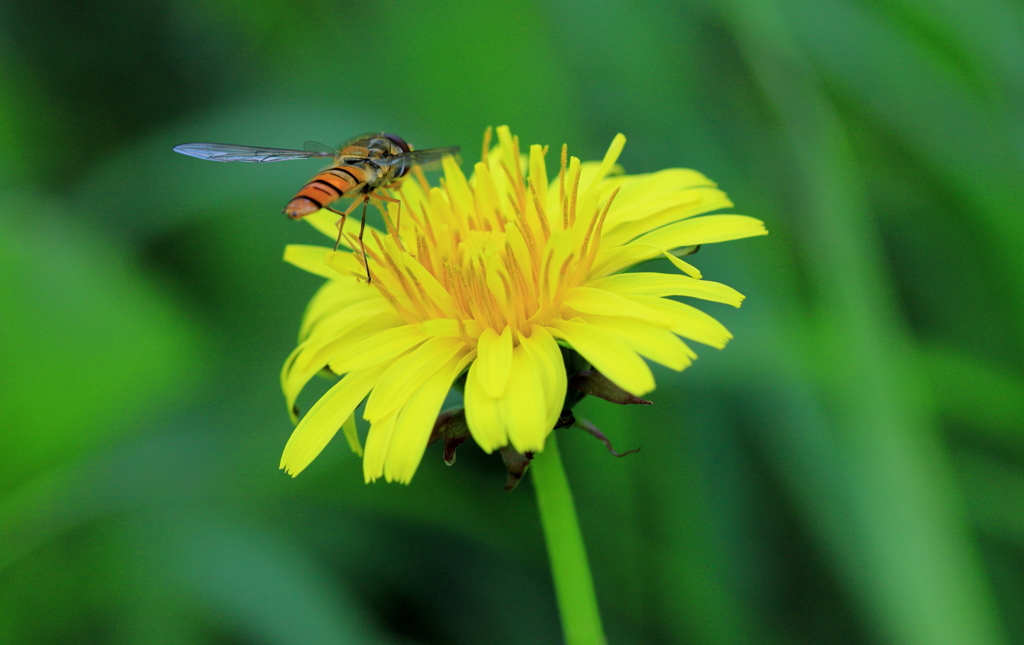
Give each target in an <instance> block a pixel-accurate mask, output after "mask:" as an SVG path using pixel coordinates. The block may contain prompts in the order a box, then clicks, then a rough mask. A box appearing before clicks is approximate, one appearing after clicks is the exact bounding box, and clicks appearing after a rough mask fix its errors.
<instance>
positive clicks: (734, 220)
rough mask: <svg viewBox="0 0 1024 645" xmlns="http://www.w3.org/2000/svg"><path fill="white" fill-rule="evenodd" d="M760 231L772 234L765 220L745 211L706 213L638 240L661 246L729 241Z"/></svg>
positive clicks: (673, 247) (637, 241)
mask: <svg viewBox="0 0 1024 645" xmlns="http://www.w3.org/2000/svg"><path fill="white" fill-rule="evenodd" d="M756 235H768V231H767V230H766V229H765V227H764V222H762V221H761V220H759V219H754V218H753V217H747V216H745V215H705V216H704V217H694V218H691V219H686V220H683V221H681V222H675V223H673V224H669V225H668V226H663V227H661V228H659V229H657V230H655V231H652V232H650V233H647V234H646V235H641V236H640V237H638V238H637V239H636V240H634V242H635V243H640V244H650V245H652V246H656V247H658V248H660V249H677V248H679V247H681V246H694V245H696V244H712V243H715V242H727V241H729V240H738V239H741V238H745V237H754V236H756Z"/></svg>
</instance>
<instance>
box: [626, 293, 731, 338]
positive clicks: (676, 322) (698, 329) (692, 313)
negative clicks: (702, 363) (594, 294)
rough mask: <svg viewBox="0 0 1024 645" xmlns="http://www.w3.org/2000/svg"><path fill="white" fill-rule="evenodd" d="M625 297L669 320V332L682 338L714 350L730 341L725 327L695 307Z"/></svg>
mask: <svg viewBox="0 0 1024 645" xmlns="http://www.w3.org/2000/svg"><path fill="white" fill-rule="evenodd" d="M626 297H627V298H629V299H630V300H633V301H635V302H637V303H638V304H641V305H644V306H646V307H650V308H651V309H655V310H657V311H660V312H661V313H662V314H663V315H665V316H668V317H669V318H671V320H672V325H671V326H670V327H669V331H671V332H672V333H674V334H679V335H680V336H682V337H683V338H689V339H690V340H695V341H697V342H698V343H704V344H705V345H710V346H711V347H714V348H716V349H722V348H723V347H725V345H726V343H728V342H729V341H730V340H732V334H730V333H729V330H728V329H726V328H725V325H723V324H722V323H720V322H718V321H717V320H715V319H714V318H712V317H711V316H709V315H708V314H706V313H704V312H703V311H701V310H700V309H697V308H696V307H691V306H690V305H688V304H685V303H682V302H676V301H675V300H668V299H666V298H654V297H652V296H638V295H629V296H626Z"/></svg>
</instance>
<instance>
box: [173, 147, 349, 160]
mask: <svg viewBox="0 0 1024 645" xmlns="http://www.w3.org/2000/svg"><path fill="white" fill-rule="evenodd" d="M324 148H326V146H324ZM174 151H175V152H179V153H181V154H183V155H188V156H190V157H195V158H196V159H207V160H209V161H244V162H248V163H269V162H272V161H288V160H290V159H310V158H313V157H333V156H334V151H333V150H330V149H326V150H319V149H318V150H288V149H286V148H257V147H253V146H236V145H232V144H230V143H183V144H181V145H180V146H174Z"/></svg>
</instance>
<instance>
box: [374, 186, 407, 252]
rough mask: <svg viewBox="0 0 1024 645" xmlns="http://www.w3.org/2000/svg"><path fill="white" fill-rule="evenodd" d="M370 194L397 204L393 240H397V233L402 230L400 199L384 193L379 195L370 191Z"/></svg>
mask: <svg viewBox="0 0 1024 645" xmlns="http://www.w3.org/2000/svg"><path fill="white" fill-rule="evenodd" d="M370 196H371V197H376V198H377V199H379V200H381V201H385V202H391V203H393V204H398V223H397V224H395V240H396V241H397V240H398V236H399V234H400V232H401V230H402V200H400V199H395V198H394V197H385V196H384V195H381V194H380V193H370Z"/></svg>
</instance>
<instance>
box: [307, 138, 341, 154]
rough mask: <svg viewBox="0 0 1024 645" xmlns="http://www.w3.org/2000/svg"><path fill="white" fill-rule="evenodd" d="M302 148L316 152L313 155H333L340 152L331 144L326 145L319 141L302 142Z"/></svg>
mask: <svg viewBox="0 0 1024 645" xmlns="http://www.w3.org/2000/svg"><path fill="white" fill-rule="evenodd" d="M302 149H303V150H305V151H306V152H314V153H316V154H315V155H313V156H316V157H333V156H334V155H336V154H338V151H337V150H335V149H334V148H332V147H330V146H325V145H324V144H322V143H320V142H319V141H307V142H306V143H304V144H302ZM320 153H323V154H320Z"/></svg>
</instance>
